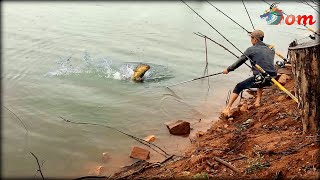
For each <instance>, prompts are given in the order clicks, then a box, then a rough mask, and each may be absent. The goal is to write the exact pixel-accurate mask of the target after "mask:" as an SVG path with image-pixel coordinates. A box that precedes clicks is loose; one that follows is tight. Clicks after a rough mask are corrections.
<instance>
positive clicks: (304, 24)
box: [262, 0, 320, 36]
mask: <svg viewBox="0 0 320 180" xmlns="http://www.w3.org/2000/svg"><path fill="white" fill-rule="evenodd" d="M262 1H263V2H265V3H267V4H268V5H269V6H271V5H272V4H270V3H268V2H267V1H265V0H262ZM282 13H283V14H284V15H286V16H288V14H286V13H285V12H282ZM300 25H302V26H304V27H305V28H307V29H308V30H309V31H311V32H313V33H315V34H316V35H318V36H320V35H319V33H317V32H315V31H314V30H313V29H311V28H309V27H308V26H306V25H305V24H303V23H302V24H300Z"/></svg>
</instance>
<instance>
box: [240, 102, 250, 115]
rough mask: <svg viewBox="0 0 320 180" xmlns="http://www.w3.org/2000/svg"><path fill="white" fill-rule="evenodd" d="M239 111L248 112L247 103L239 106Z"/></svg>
mask: <svg viewBox="0 0 320 180" xmlns="http://www.w3.org/2000/svg"><path fill="white" fill-rule="evenodd" d="M240 111H241V112H242V113H247V112H249V111H248V104H243V105H242V106H241V108H240Z"/></svg>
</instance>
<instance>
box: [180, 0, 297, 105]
mask: <svg viewBox="0 0 320 180" xmlns="http://www.w3.org/2000/svg"><path fill="white" fill-rule="evenodd" d="M181 1H182V2H183V3H184V4H185V5H186V6H188V7H189V8H190V9H191V10H192V11H193V12H194V13H195V14H197V15H198V16H199V17H200V18H201V19H202V20H203V21H205V22H206V23H207V24H208V25H209V26H210V27H211V28H212V29H214V30H215V31H216V32H217V33H218V34H219V35H220V36H221V37H223V38H224V39H225V40H226V41H228V42H229V43H230V44H231V45H232V46H233V47H234V48H236V49H237V50H238V51H239V52H240V53H241V54H243V55H244V56H245V57H246V58H247V59H248V60H249V61H250V62H251V64H252V65H253V67H254V68H255V69H256V70H258V71H259V72H260V73H262V74H263V75H264V76H266V77H268V78H270V79H271V81H272V82H273V83H274V84H275V85H276V86H278V88H279V89H280V90H282V91H283V92H285V93H286V94H287V95H288V96H290V97H291V98H292V99H293V100H294V101H295V102H297V103H299V101H298V99H297V98H296V97H295V96H294V95H293V94H291V93H290V92H289V91H288V90H287V89H286V88H285V87H283V86H282V85H281V84H280V83H279V82H278V81H277V80H275V79H274V78H273V77H271V76H270V75H269V74H268V73H267V72H266V71H265V70H264V69H262V67H261V66H259V65H258V64H256V63H255V62H254V61H253V60H252V59H251V58H249V57H248V56H247V55H246V54H244V53H243V52H242V51H241V50H240V49H239V48H238V47H237V46H235V45H234V44H233V43H232V42H230V41H229V40H228V39H227V38H226V37H225V36H224V35H223V34H221V33H220V32H219V31H218V30H217V29H216V28H215V27H213V26H212V25H211V24H210V23H209V22H208V21H207V20H205V19H204V18H203V17H202V16H201V15H200V14H198V13H197V12H196V11H195V10H194V9H192V8H191V7H190V6H189V5H188V4H187V3H186V2H184V1H183V0H181Z"/></svg>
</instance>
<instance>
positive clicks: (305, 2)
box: [301, 1, 320, 14]
mask: <svg viewBox="0 0 320 180" xmlns="http://www.w3.org/2000/svg"><path fill="white" fill-rule="evenodd" d="M301 2H302V3H304V4H306V5H308V6H310V7H311V8H312V9H314V10H315V11H317V12H318V13H319V14H320V12H319V11H318V10H317V9H315V8H314V7H313V6H312V5H311V4H309V3H308V2H307V1H301Z"/></svg>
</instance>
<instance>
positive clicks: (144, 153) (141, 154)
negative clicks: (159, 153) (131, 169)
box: [130, 146, 150, 160]
mask: <svg viewBox="0 0 320 180" xmlns="http://www.w3.org/2000/svg"><path fill="white" fill-rule="evenodd" d="M130 158H134V159H140V160H147V159H149V158H150V151H148V150H146V149H143V148H140V147H137V146H134V147H133V148H132V151H131V154H130Z"/></svg>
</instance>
